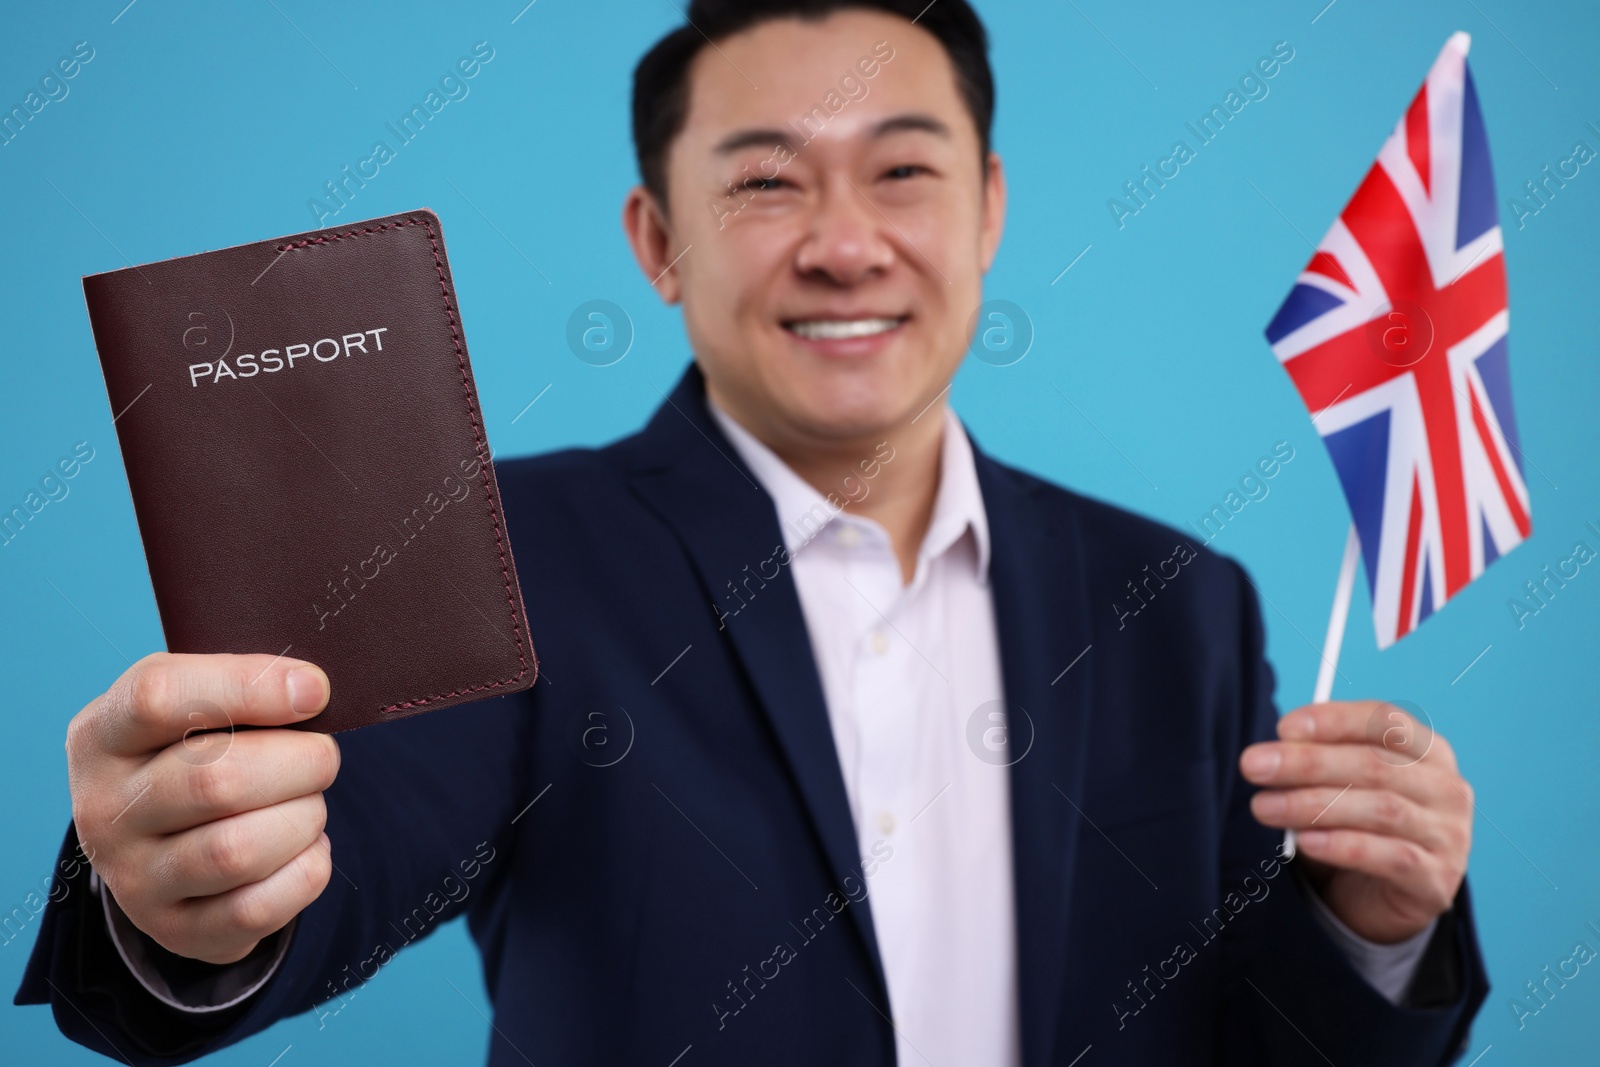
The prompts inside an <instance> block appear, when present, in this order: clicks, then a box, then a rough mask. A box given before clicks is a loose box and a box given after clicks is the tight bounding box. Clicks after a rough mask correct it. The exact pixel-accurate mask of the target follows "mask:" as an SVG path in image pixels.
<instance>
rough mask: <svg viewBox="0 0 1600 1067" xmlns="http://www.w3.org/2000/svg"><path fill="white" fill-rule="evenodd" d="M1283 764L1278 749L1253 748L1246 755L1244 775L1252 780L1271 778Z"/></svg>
mask: <svg viewBox="0 0 1600 1067" xmlns="http://www.w3.org/2000/svg"><path fill="white" fill-rule="evenodd" d="M1282 762H1283V756H1282V755H1281V754H1280V753H1279V752H1278V750H1277V749H1276V748H1252V749H1250V750H1249V751H1247V752H1246V753H1245V754H1244V773H1245V774H1247V775H1249V776H1250V777H1251V778H1271V777H1272V776H1273V775H1274V774H1276V773H1277V771H1278V765H1279V764H1280V763H1282Z"/></svg>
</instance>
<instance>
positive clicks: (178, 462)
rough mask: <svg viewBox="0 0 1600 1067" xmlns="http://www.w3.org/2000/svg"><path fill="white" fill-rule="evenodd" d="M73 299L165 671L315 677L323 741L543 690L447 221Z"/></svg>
mask: <svg viewBox="0 0 1600 1067" xmlns="http://www.w3.org/2000/svg"><path fill="white" fill-rule="evenodd" d="M83 291H84V297H85V300H86V302H87V304H88V311H89V320H90V324H91V326H92V327H93V330H94V340H95V348H96V349H97V351H98V352H99V356H100V365H101V369H102V371H103V372H104V375H105V382H106V392H107V394H108V397H109V399H110V402H111V410H112V411H113V412H114V413H115V425H116V430H117V440H118V443H119V445H120V446H121V450H122V458H123V463H124V466H125V468H126V470H127V476H128V487H129V490H130V492H131V494H132V497H133V507H134V513H135V516H136V517H137V520H138V525H139V536H140V539H141V540H142V541H143V544H144V554H145V561H146V563H147V564H148V567H149V571H150V581H151V585H152V587H153V589H154V593H155V601H156V607H157V610H158V611H159V613H160V616H161V628H162V631H163V634H164V636H165V638H166V644H167V648H168V650H169V651H172V652H193V653H213V652H238V653H247V652H254V653H266V654H268V655H273V656H288V657H293V658H296V659H303V660H307V661H309V662H312V663H315V664H317V665H318V666H319V667H321V668H322V669H323V670H324V671H326V672H327V674H328V678H329V681H330V682H331V683H332V695H331V697H330V700H329V703H328V707H327V709H326V710H325V711H323V713H322V714H321V715H318V716H316V717H314V718H313V719H311V720H309V721H307V722H306V723H304V724H303V728H305V729H311V730H317V731H320V732H324V733H332V732H337V731H341V730H349V729H353V728H355V727H359V726H367V725H370V724H373V723H379V722H384V721H387V720H390V719H398V718H403V717H405V716H409V715H416V714H419V713H421V712H424V711H431V710H435V709H439V708H447V707H451V706H452V705H456V704H462V703H465V702H467V701H472V700H478V699H482V698H485V697H490V696H496V695H501V694H506V693H514V692H518V691H520V690H524V689H527V688H529V687H530V686H532V685H533V683H534V679H535V678H536V677H537V673H538V661H537V659H536V657H535V655H534V650H533V645H532V640H531V637H530V635H529V632H528V623H527V616H526V613H525V610H524V608H523V603H522V594H521V590H520V587H519V585H518V583H517V572H516V566H515V563H514V561H513V560H512V556H511V542H510V539H509V538H508V536H507V534H506V529H505V522H504V513H503V511H502V509H501V506H500V494H499V490H498V489H497V487H496V485H495V477H494V467H493V464H492V463H491V461H490V455H491V453H490V448H489V444H488V439H487V437H486V435H485V431H484V424H483V416H482V413H481V409H480V407H479V404H478V395H477V388H476V386H475V385H474V383H473V379H472V367H471V364H470V363H469V361H468V359H467V343H466V337H465V334H464V333H463V330H462V325H461V315H460V311H459V307H458V304H457V302H456V294H455V287H454V283H453V281H452V278H451V274H450V264H449V261H448V259H447V258H446V256H445V248H444V236H443V233H442V229H441V227H440V224H439V219H438V217H437V216H436V215H435V214H433V213H432V212H431V211H426V210H420V211H408V212H405V213H403V214H399V215H390V216H387V217H385V218H379V219H372V220H369V221H366V222H358V223H350V224H347V225H344V226H339V227H333V228H329V229H322V230H315V231H312V232H310V233H302V234H295V235H293V236H289V237H280V238H277V239H274V240H270V241H260V242H257V243H255V244H247V245H239V246H237V247H234V248H224V249H221V250H218V251H212V252H202V253H200V254H198V255H191V256H182V257H179V258H177V259H169V260H165V261H162V262H159V263H149V264H143V265H140V266H135V267H127V268H125V269H122V270H115V271H110V272H108V273H104V274H94V275H90V276H88V277H86V278H84V279H83Z"/></svg>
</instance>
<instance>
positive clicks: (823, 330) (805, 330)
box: [789, 319, 900, 341]
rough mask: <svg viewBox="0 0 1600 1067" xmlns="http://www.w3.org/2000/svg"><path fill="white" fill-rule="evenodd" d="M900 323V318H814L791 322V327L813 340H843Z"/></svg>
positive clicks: (881, 331)
mask: <svg viewBox="0 0 1600 1067" xmlns="http://www.w3.org/2000/svg"><path fill="white" fill-rule="evenodd" d="M898 325H900V320H899V319H850V320H839V319H814V320H811V321H808V322H791V323H789V329H790V330H792V331H793V332H795V333H797V334H799V335H800V336H801V337H804V338H806V339H808V340H811V341H841V340H844V339H845V338H847V337H871V336H872V335H873V334H879V333H883V332H885V331H887V330H892V329H894V328H895V327H896V326H898Z"/></svg>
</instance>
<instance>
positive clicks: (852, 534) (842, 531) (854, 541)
mask: <svg viewBox="0 0 1600 1067" xmlns="http://www.w3.org/2000/svg"><path fill="white" fill-rule="evenodd" d="M839 543H840V544H841V545H843V546H844V547H846V548H854V547H855V546H856V545H859V544H860V543H861V531H860V530H858V529H856V528H855V527H854V526H851V525H850V524H849V523H841V524H840V525H839Z"/></svg>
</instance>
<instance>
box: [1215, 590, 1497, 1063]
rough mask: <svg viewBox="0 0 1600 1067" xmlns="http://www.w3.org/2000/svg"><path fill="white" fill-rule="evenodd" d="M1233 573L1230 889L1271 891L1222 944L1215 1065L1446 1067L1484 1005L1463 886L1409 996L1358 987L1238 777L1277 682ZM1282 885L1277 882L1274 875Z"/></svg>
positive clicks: (1227, 797)
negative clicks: (1236, 656)
mask: <svg viewBox="0 0 1600 1067" xmlns="http://www.w3.org/2000/svg"><path fill="white" fill-rule="evenodd" d="M1231 566H1233V567H1234V569H1235V571H1236V572H1237V576H1238V589H1239V600H1238V603H1239V610H1238V617H1239V622H1240V642H1239V648H1240V655H1241V664H1240V675H1239V677H1240V679H1241V686H1240V701H1239V704H1240V707H1241V709H1242V710H1241V714H1240V717H1239V720H1238V723H1237V726H1238V731H1237V733H1236V734H1235V735H1234V737H1233V738H1232V739H1231V744H1230V747H1231V748H1232V756H1233V760H1232V766H1231V767H1230V768H1229V770H1228V772H1227V774H1226V776H1225V779H1226V780H1225V782H1224V793H1223V796H1224V803H1225V819H1226V828H1225V830H1224V839H1223V864H1222V872H1221V873H1222V876H1223V889H1224V891H1227V889H1229V888H1230V887H1234V886H1238V885H1239V884H1240V883H1241V882H1242V881H1243V880H1244V879H1245V878H1247V877H1250V876H1252V875H1254V876H1255V877H1256V878H1258V879H1262V880H1264V881H1266V882H1267V883H1268V884H1269V885H1270V887H1271V888H1270V893H1269V895H1268V896H1267V897H1265V898H1264V899H1263V900H1262V901H1261V904H1262V906H1261V907H1260V908H1253V909H1251V910H1249V911H1247V912H1246V914H1245V915H1243V916H1241V918H1242V919H1245V920H1246V921H1242V922H1238V923H1235V924H1234V925H1233V926H1231V927H1230V928H1229V933H1228V934H1227V935H1225V937H1224V947H1223V975H1222V985H1221V988H1220V991H1219V996H1220V998H1221V1002H1222V1003H1221V1009H1222V1010H1221V1011H1220V1013H1219V1018H1218V1024H1217V1029H1216V1032H1215V1041H1216V1046H1217V1047H1216V1050H1215V1054H1216V1061H1217V1062H1219V1063H1228V1064H1237V1065H1241V1067H1288V1065H1290V1064H1304V1063H1320V1062H1323V1061H1324V1060H1328V1061H1331V1062H1334V1063H1361V1064H1366V1065H1369V1067H1389V1065H1393V1067H1435V1065H1436V1067H1443V1065H1445V1064H1449V1063H1452V1062H1454V1061H1455V1060H1457V1059H1458V1058H1459V1057H1460V1056H1461V1054H1462V1053H1463V1052H1465V1051H1466V1047H1467V1044H1466V1043H1467V1041H1468V1040H1469V1039H1470V1035H1469V1027H1470V1025H1471V1022H1472V1019H1473V1016H1474V1015H1476V1013H1477V1011H1478V1008H1479V1006H1480V1005H1481V1004H1482V1003H1483V1001H1484V998H1485V997H1486V996H1487V995H1488V991H1489V988H1488V984H1487V980H1486V979H1485V977H1484V967H1483V959H1482V957H1481V955H1480V952H1479V948H1478V940H1477V934H1476V931H1475V928H1474V924H1473V920H1472V900H1471V894H1470V892H1469V891H1468V888H1467V885H1466V883H1465V882H1463V883H1462V886H1461V890H1460V892H1459V893H1458V894H1457V896H1456V899H1455V902H1454V904H1453V906H1452V907H1451V909H1450V910H1449V911H1447V912H1446V913H1445V914H1444V915H1442V916H1441V917H1440V919H1439V922H1438V923H1437V925H1436V927H1435V929H1434V933H1433V936H1432V938H1431V939H1430V940H1429V942H1428V945H1427V947H1426V949H1425V951H1424V952H1423V954H1422V958H1421V960H1420V962H1419V964H1418V968H1417V971H1416V974H1415V976H1414V977H1413V979H1412V981H1411V988H1410V991H1409V992H1408V994H1407V996H1406V997H1405V998H1404V999H1403V1000H1401V1002H1400V1003H1399V1004H1394V1003H1391V1002H1390V1001H1389V1000H1388V999H1387V998H1386V997H1384V996H1383V994H1382V993H1380V992H1379V991H1378V990H1377V989H1374V988H1373V986H1372V985H1371V984H1370V983H1369V982H1368V981H1367V980H1366V979H1365V978H1363V977H1362V975H1361V973H1360V972H1359V971H1358V970H1357V969H1356V967H1355V966H1354V965H1353V964H1352V962H1351V960H1350V959H1349V957H1348V956H1347V955H1346V954H1345V953H1344V952H1343V951H1341V949H1340V948H1339V947H1338V945H1337V944H1336V943H1335V942H1334V941H1333V940H1332V939H1331V938H1330V937H1329V935H1328V933H1327V932H1326V930H1325V929H1324V928H1323V926H1322V925H1321V924H1319V923H1318V922H1317V920H1316V917H1315V915H1314V913H1313V907H1314V902H1313V901H1312V900H1311V899H1309V898H1310V894H1311V893H1312V892H1313V890H1311V889H1310V888H1309V887H1308V886H1307V885H1306V884H1305V883H1304V881H1303V879H1302V878H1300V877H1298V876H1297V872H1294V871H1293V869H1292V867H1293V863H1292V861H1291V862H1289V863H1282V862H1279V861H1280V860H1281V854H1280V852H1279V851H1278V850H1279V846H1280V845H1281V843H1282V832H1281V831H1277V830H1272V829H1269V828H1267V827H1264V826H1262V825H1261V824H1260V823H1258V822H1256V820H1255V818H1254V816H1252V815H1251V813H1250V797H1251V796H1252V795H1253V794H1254V793H1255V787H1254V786H1252V785H1250V784H1249V783H1248V782H1246V781H1244V780H1243V779H1242V778H1241V777H1240V776H1239V773H1238V758H1237V757H1238V754H1239V752H1240V751H1242V750H1243V748H1244V747H1245V746H1246V745H1249V744H1252V743H1254V742H1256V741H1261V740H1267V739H1271V738H1274V737H1276V736H1277V718H1278V712H1277V708H1276V707H1275V706H1274V703H1273V689H1274V684H1275V682H1274V675H1273V671H1272V668H1271V666H1270V665H1269V664H1268V663H1267V661H1266V658H1265V655H1264V635H1263V629H1262V621H1261V609H1260V605H1259V603H1258V601H1257V597H1256V593H1255V589H1254V586H1253V585H1252V584H1251V582H1250V580H1249V578H1248V577H1247V576H1246V574H1245V573H1244V570H1243V569H1242V568H1240V567H1238V566H1237V564H1231ZM1275 874H1276V875H1278V876H1276V877H1274V875H1275Z"/></svg>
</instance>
